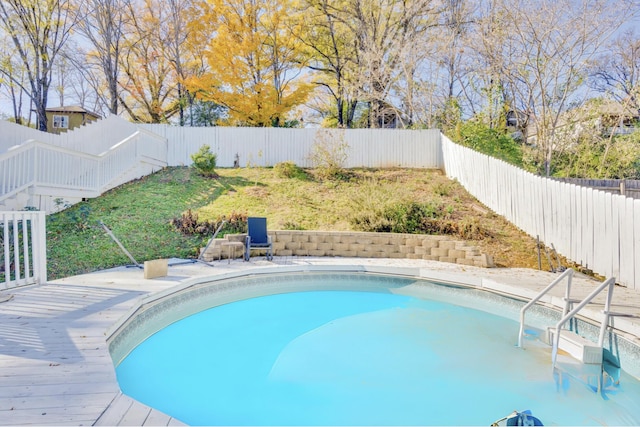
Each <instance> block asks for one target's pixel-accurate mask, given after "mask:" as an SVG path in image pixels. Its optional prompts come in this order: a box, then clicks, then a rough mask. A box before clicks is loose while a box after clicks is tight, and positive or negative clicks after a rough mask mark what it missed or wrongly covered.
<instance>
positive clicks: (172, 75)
mask: <svg viewBox="0 0 640 427" xmlns="http://www.w3.org/2000/svg"><path fill="white" fill-rule="evenodd" d="M163 4H164V2H163V1H162V0H139V1H134V0H131V1H130V2H129V3H128V6H127V15H128V19H127V20H126V22H125V26H124V28H125V31H124V32H123V41H122V52H123V54H122V55H121V57H120V69H121V71H122V76H121V77H120V79H119V85H120V87H121V89H122V90H121V91H120V92H119V94H118V97H119V101H120V104H121V105H122V108H124V110H125V111H126V112H127V114H128V115H129V116H130V117H131V119H132V120H134V121H136V122H143V123H167V122H168V121H169V119H170V118H171V117H172V116H174V115H175V114H176V112H177V111H178V110H179V108H180V106H179V100H178V97H177V90H176V88H177V85H178V77H177V75H176V72H175V67H174V66H173V64H172V63H171V59H170V57H171V55H170V54H169V52H168V49H169V46H170V43H169V42H168V40H167V38H166V32H165V31H163V29H164V27H165V26H166V20H167V19H168V15H169V12H167V10H166V8H164V7H163Z"/></svg>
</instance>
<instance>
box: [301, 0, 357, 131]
mask: <svg viewBox="0 0 640 427" xmlns="http://www.w3.org/2000/svg"><path fill="white" fill-rule="evenodd" d="M345 7H346V1H345V0H306V1H303V2H302V3H301V5H300V8H299V10H298V17H299V19H300V20H301V22H303V23H304V24H303V25H300V26H299V27H298V31H296V33H295V35H296V37H297V38H298V40H300V42H301V44H302V45H303V49H304V52H305V55H306V63H307V66H308V67H309V69H310V70H312V71H313V72H314V76H315V78H314V84H316V85H317V86H319V87H321V88H323V89H324V90H325V91H326V93H327V94H328V95H329V96H330V97H331V98H332V100H333V105H332V106H331V105H330V106H329V107H328V108H327V109H326V110H325V112H324V113H325V115H326V113H327V112H329V114H330V115H331V116H333V117H335V120H336V124H337V126H338V127H341V128H342V127H346V128H351V127H353V123H354V117H355V112H356V107H357V104H358V98H357V96H356V94H357V92H358V91H357V78H356V76H357V74H356V72H357V55H358V52H357V49H356V41H355V37H354V34H353V32H352V31H351V26H350V25H348V23H347V22H346V19H347V18H346V17H344V16H342V14H343V10H344V8H345Z"/></svg>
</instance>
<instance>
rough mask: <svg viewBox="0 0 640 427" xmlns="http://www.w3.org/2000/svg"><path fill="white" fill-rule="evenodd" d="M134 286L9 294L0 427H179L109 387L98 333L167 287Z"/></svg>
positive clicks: (0, 329) (0, 355)
mask: <svg viewBox="0 0 640 427" xmlns="http://www.w3.org/2000/svg"><path fill="white" fill-rule="evenodd" d="M138 274H141V273H138ZM140 282H142V284H143V287H142V286H140V285H141V283H140ZM140 282H139V283H133V282H132V283H131V284H130V285H131V286H130V288H131V289H123V288H122V287H120V288H112V287H109V286H108V285H107V286H96V285H91V286H83V285H76V284H64V283H55V284H54V283H50V284H46V285H42V286H29V287H25V288H20V289H15V290H12V291H11V295H12V298H11V299H10V300H9V301H7V302H4V303H1V304H0V402H1V403H0V425H14V426H15V425H93V424H100V425H177V424H181V423H179V422H177V420H174V419H172V418H171V417H168V416H166V415H164V414H160V413H158V412H157V411H155V410H152V409H151V408H148V407H146V406H144V405H142V404H140V403H138V402H135V401H133V399H130V398H128V397H126V396H123V395H122V394H121V393H120V388H119V387H118V384H117V381H116V377H115V371H114V368H113V363H112V361H111V357H110V355H109V352H108V349H107V344H106V340H105V335H104V333H105V331H106V330H107V329H108V328H109V327H110V326H111V325H113V324H114V323H115V322H116V321H117V320H118V319H119V318H120V317H122V316H123V315H124V314H125V312H126V310H127V309H128V308H129V307H130V306H131V305H132V304H133V302H134V301H135V300H136V298H138V297H140V296H142V295H144V294H146V293H148V292H149V291H155V290H161V289H164V288H166V287H167V286H170V285H174V284H175V282H173V281H166V282H164V283H163V282H158V281H155V282H154V283H153V286H152V287H151V286H150V285H151V283H146V282H144V281H142V280H141V281H140Z"/></svg>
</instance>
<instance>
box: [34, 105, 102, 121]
mask: <svg viewBox="0 0 640 427" xmlns="http://www.w3.org/2000/svg"><path fill="white" fill-rule="evenodd" d="M46 111H47V112H50V113H84V114H89V115H91V116H94V117H95V118H100V114H98V113H94V112H93V111H89V110H87V109H85V108H83V107H81V106H79V105H69V106H62V107H48V108H47V109H46Z"/></svg>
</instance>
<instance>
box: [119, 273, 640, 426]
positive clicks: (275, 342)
mask: <svg viewBox="0 0 640 427" xmlns="http://www.w3.org/2000/svg"><path fill="white" fill-rule="evenodd" d="M294 290H295V291H304V292H293V293H292V291H294ZM158 301H161V303H158V304H156V305H154V306H153V307H152V308H149V309H147V310H145V312H143V313H142V314H141V315H140V316H141V317H146V320H145V321H143V322H138V324H137V325H136V326H135V327H134V326H131V327H129V328H127V331H128V332H125V333H123V334H122V340H123V341H121V342H120V343H119V344H114V347H120V348H119V349H118V348H114V349H113V350H114V351H112V354H114V355H115V360H116V363H117V369H116V372H117V375H118V380H119V382H120V385H121V388H122V389H123V391H124V392H125V393H126V394H128V395H130V396H132V397H134V398H136V399H137V400H139V401H141V402H143V403H146V404H148V405H150V406H152V407H155V408H157V409H159V410H161V411H163V412H165V413H167V414H169V415H171V416H173V417H175V418H177V419H181V420H182V421H184V422H186V423H188V424H207V425H364V424H366V425H416V424H421V425H488V424H490V423H491V422H492V421H494V420H496V419H498V418H500V417H502V416H504V415H506V414H507V413H509V412H511V411H512V410H515V409H517V410H523V409H531V410H533V413H534V415H536V416H538V417H539V418H541V419H542V420H543V422H545V424H548V425H549V424H562V425H593V424H595V425H597V424H616V425H634V424H638V423H640V411H638V407H637V404H636V403H635V402H637V401H639V399H640V387H639V386H638V384H637V381H635V380H634V379H633V378H631V377H628V376H625V374H624V373H623V377H622V378H621V382H620V386H619V387H615V388H611V387H610V388H609V389H608V390H607V394H606V399H603V398H602V397H601V396H599V395H597V394H595V393H593V392H592V391H591V390H590V389H589V388H588V387H587V386H585V385H584V384H581V383H580V382H577V381H567V380H566V378H565V380H564V381H562V382H560V383H558V382H556V380H555V378H554V376H553V375H552V374H551V368H550V351H549V349H548V347H546V346H544V345H540V344H538V343H535V342H533V341H532V342H528V343H527V350H522V349H519V348H516V347H515V346H514V344H515V341H516V334H517V329H518V325H517V323H516V322H515V321H514V320H513V319H515V318H516V317H517V313H518V310H519V307H520V306H521V302H519V301H515V300H512V299H508V298H502V297H498V296H495V295H491V294H487V293H486V292H481V291H477V290H475V289H469V288H466V287H459V286H443V285H442V284H433V283H430V282H428V281H423V280H416V279H415V278H403V277H389V276H376V275H364V274H327V273H322V274H318V273H312V274H289V275H286V276H276V277H258V278H255V277H253V278H243V279H234V280H232V281H230V282H225V281H223V282H221V283H219V284H217V285H205V284H203V285H202V286H196V287H189V288H188V289H187V290H185V292H179V293H177V294H176V295H174V296H173V297H170V298H168V299H166V298H163V299H160V300H158ZM234 301H235V302H234ZM452 301H456V302H457V303H458V304H461V305H453V304H451V302H452ZM207 306H211V307H216V308H213V309H206V307H207ZM464 306H474V307H477V308H479V309H480V310H475V309H469V308H466V307H464ZM189 311H191V312H192V313H193V312H195V313H196V314H193V315H190V316H189V315H188V313H189ZM498 313H499V314H500V315H497V314H498ZM140 316H138V317H140ZM162 319H163V320H162ZM179 319H182V320H179ZM176 320H179V321H177V322H176ZM537 321H538V320H535V319H533V323H536V322H537ZM539 321H540V322H543V319H539ZM165 323H166V325H165ZM150 324H154V326H153V327H151V326H149V325H150ZM131 325H134V324H133V323H132V324H131ZM144 325H146V326H144ZM154 329H159V330H158V331H154ZM148 335H150V336H149V337H148V338H146V336H148ZM145 338H146V339H145ZM143 339H144V341H143V342H142V344H140V345H137V344H135V343H137V342H138V341H141V340H143ZM129 347H131V348H133V347H135V348H133V350H132V351H130V352H129V350H130V349H131V348H129ZM118 362H119V363H118Z"/></svg>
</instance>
